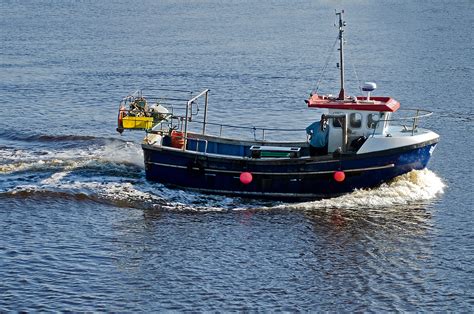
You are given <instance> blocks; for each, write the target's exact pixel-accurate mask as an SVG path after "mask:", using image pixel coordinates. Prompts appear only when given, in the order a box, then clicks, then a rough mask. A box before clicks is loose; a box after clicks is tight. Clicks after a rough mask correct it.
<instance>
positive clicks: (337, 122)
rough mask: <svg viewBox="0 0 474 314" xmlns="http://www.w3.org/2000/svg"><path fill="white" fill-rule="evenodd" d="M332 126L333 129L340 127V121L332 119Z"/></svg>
mask: <svg viewBox="0 0 474 314" xmlns="http://www.w3.org/2000/svg"><path fill="white" fill-rule="evenodd" d="M332 126H333V127H335V128H340V127H342V123H341V119H340V118H334V119H332Z"/></svg>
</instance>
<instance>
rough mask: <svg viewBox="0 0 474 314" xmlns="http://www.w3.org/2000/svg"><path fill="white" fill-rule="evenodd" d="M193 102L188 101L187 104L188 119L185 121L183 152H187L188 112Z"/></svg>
mask: <svg viewBox="0 0 474 314" xmlns="http://www.w3.org/2000/svg"><path fill="white" fill-rule="evenodd" d="M191 102H192V101H191V100H188V102H187V103H186V117H185V120H184V145H183V150H186V144H187V142H188V111H189V104H190V103H191Z"/></svg>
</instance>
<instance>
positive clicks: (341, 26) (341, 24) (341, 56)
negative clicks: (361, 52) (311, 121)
mask: <svg viewBox="0 0 474 314" xmlns="http://www.w3.org/2000/svg"><path fill="white" fill-rule="evenodd" d="M343 14H344V10H342V11H341V12H339V13H336V15H338V16H339V67H340V70H341V91H340V92H339V99H341V100H344V98H345V97H346V95H345V92H344V36H343V33H344V26H346V22H344V21H343V17H342V15H343Z"/></svg>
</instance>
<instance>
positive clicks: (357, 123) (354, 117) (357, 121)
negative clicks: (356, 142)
mask: <svg viewBox="0 0 474 314" xmlns="http://www.w3.org/2000/svg"><path fill="white" fill-rule="evenodd" d="M349 123H350V125H351V128H360V127H361V126H362V115H361V114H360V113H351V114H350V116H349Z"/></svg>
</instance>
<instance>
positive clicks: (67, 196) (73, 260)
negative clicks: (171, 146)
mask: <svg viewBox="0 0 474 314" xmlns="http://www.w3.org/2000/svg"><path fill="white" fill-rule="evenodd" d="M334 9H338V10H339V9H345V18H346V21H347V24H348V25H347V28H346V32H345V35H346V38H347V42H346V45H347V53H346V57H347V64H346V73H347V81H346V84H347V90H348V93H349V94H351V95H352V94H357V93H358V88H357V86H358V85H359V83H360V82H363V81H375V82H377V85H378V87H379V89H378V91H376V94H379V95H390V96H392V97H394V98H396V99H397V100H399V101H400V102H401V103H402V106H403V107H404V108H413V107H419V108H422V109H425V110H432V111H434V112H435V114H434V115H433V116H432V117H431V118H429V119H428V120H426V121H422V123H424V124H423V126H425V127H427V128H430V129H432V130H434V131H435V132H437V133H439V134H440V136H441V141H440V143H439V145H438V146H437V148H436V149H435V151H434V153H433V156H432V160H431V162H430V164H429V166H428V169H425V170H420V171H413V172H410V173H408V174H405V175H403V176H400V177H398V178H396V179H394V180H392V181H391V182H387V183H385V184H383V185H381V186H380V187H377V188H374V189H369V190H357V191H355V192H353V193H351V194H347V195H343V196H340V197H337V198H332V199H326V200H316V201H310V202H303V203H284V202H275V201H262V200H251V199H242V198H233V197H226V196H214V195H202V194H199V193H191V192H188V191H183V190H174V189H168V188H166V187H165V186H163V185H161V184H157V183H150V182H147V181H146V180H145V175H144V166H143V154H142V151H141V147H140V143H141V140H142V137H143V134H141V133H132V132H126V133H124V134H123V135H121V136H120V135H119V134H118V133H116V132H115V128H116V118H117V109H118V103H119V101H120V99H121V98H122V97H123V96H125V95H127V94H128V93H129V92H133V91H134V90H136V89H139V88H142V89H144V91H145V93H146V90H147V89H148V90H152V89H153V88H163V87H164V88H179V89H192V90H195V91H200V90H202V89H204V88H210V89H211V94H210V100H209V101H210V103H209V108H210V109H209V121H210V122H224V121H225V122H226V123H229V124H237V125H244V126H262V127H285V128H295V129H298V128H301V129H303V128H304V127H305V126H306V125H308V124H309V123H311V122H312V121H313V120H314V119H315V118H316V117H317V116H318V115H319V114H320V113H319V112H318V111H316V110H313V111H311V110H308V109H307V108H306V105H305V103H304V102H303V100H304V99H305V98H307V97H308V95H309V93H310V92H311V91H312V90H314V89H315V88H316V85H317V81H318V79H319V77H320V73H322V72H323V71H322V70H323V66H324V64H325V62H326V60H327V56H328V51H329V50H330V49H329V48H331V46H332V44H333V43H334V40H335V39H336V36H337V29H336V28H335V27H334V21H335V15H334ZM0 12H1V14H0V24H1V28H0V38H1V42H2V45H1V46H0V70H1V71H0V96H1V99H2V108H3V110H2V118H1V121H2V122H1V123H0V158H1V159H0V226H1V228H0V278H1V279H0V310H2V311H12V310H28V311H53V310H71V311H96V310H97V311H101V310H103V311H159V310H177V311H246V310H252V311H253V310H261V311H312V310H322V311H455V312H457V311H469V310H472V307H473V302H474V295H473V284H472V282H473V262H472V260H473V257H474V253H473V249H474V245H473V243H474V233H473V231H472V230H473V228H472V209H473V208H472V207H473V201H472V195H471V194H472V190H473V188H472V187H473V185H472V180H473V179H474V178H473V172H472V160H471V151H472V140H473V136H472V131H473V128H472V127H473V120H472V115H473V109H472V104H471V101H470V99H472V98H473V95H472V87H471V85H472V59H473V53H472V38H471V37H470V36H469V33H468V32H467V31H466V27H467V25H468V21H470V20H472V18H471V15H472V4H471V3H470V2H469V1H455V2H452V1H431V2H423V3H421V2H420V3H418V2H413V1H402V2H400V1H389V0H384V1H356V2H354V1H337V2H332V1H298V2H295V3H294V2H287V1H258V2H255V1H226V2H223V3H222V2H220V1H213V0H210V1H187V2H186V1H169V0H168V1H166V0H165V1H113V2H96V1H2V2H1V3H0ZM331 57H333V58H332V59H330V60H334V62H333V61H331V62H330V63H328V67H327V71H326V72H325V74H324V80H323V81H322V82H321V84H320V85H319V91H320V92H323V93H337V91H338V84H339V82H338V77H337V68H336V67H335V63H336V62H337V51H334V52H333V53H332V56H331ZM246 135H249V136H252V134H246ZM300 135H301V134H300ZM302 136H304V134H303V135H302Z"/></svg>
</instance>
